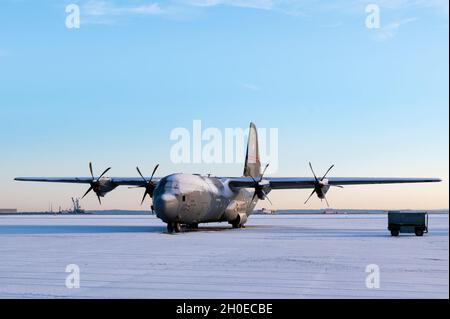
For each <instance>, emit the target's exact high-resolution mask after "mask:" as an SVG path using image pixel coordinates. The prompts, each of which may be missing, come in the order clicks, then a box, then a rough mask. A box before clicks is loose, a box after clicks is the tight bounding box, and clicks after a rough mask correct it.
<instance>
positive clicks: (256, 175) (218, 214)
mask: <svg viewBox="0 0 450 319" xmlns="http://www.w3.org/2000/svg"><path fill="white" fill-rule="evenodd" d="M309 165H310V167H311V170H312V173H313V177H288V178H281V177H264V173H265V170H266V169H267V166H266V167H265V169H264V170H263V171H262V170H261V162H260V158H259V146H258V132H257V129H256V126H255V125H254V124H253V123H251V124H250V130H249V138H248V145H247V155H246V160H245V168H244V176H243V177H210V176H201V175H197V174H172V175H168V176H165V177H162V178H159V177H155V176H154V174H155V172H156V170H157V169H158V166H159V165H157V166H156V167H155V169H154V171H153V174H152V176H151V177H150V178H147V177H144V176H143V175H142V173H141V171H140V170H139V168H137V171H138V173H139V175H140V177H106V176H105V175H106V173H107V172H108V171H109V170H110V169H111V168H108V169H106V170H105V171H104V172H103V173H102V174H101V175H100V177H97V178H96V177H94V173H93V170H92V164H91V163H89V169H90V173H91V177H67V178H35V177H33V178H31V177H20V178H16V179H15V180H16V181H31V182H53V183H78V184H89V185H90V187H89V189H88V191H87V192H86V193H85V194H84V196H83V198H84V197H85V196H86V195H87V194H88V193H89V192H91V191H94V193H95V194H96V195H97V197H98V200H99V201H100V203H101V200H100V198H101V197H104V196H105V195H106V194H107V193H108V192H110V191H112V190H114V189H115V188H116V187H118V186H121V185H127V186H135V187H141V188H143V189H145V193H144V197H143V199H142V202H144V200H145V198H146V196H147V195H149V196H150V197H151V198H153V205H152V211H154V212H156V216H157V217H158V218H160V219H161V220H162V221H164V222H165V223H167V231H168V232H169V233H173V232H180V231H181V225H186V226H187V227H189V228H197V227H198V224H200V223H211V222H228V223H230V224H231V225H232V226H233V227H234V228H242V227H243V226H244V225H245V223H246V222H247V219H248V217H249V216H250V215H251V214H252V212H253V210H254V208H255V206H256V204H257V202H258V200H266V199H267V200H269V199H268V197H267V195H268V194H269V193H270V192H271V191H272V190H280V189H312V193H311V195H310V196H309V197H308V199H307V201H306V202H305V204H306V203H307V202H308V201H309V199H310V198H311V197H312V196H313V195H317V196H318V197H319V198H320V199H321V200H325V201H326V194H327V192H328V191H329V190H330V188H331V187H340V188H342V187H343V186H347V185H364V184H394V183H429V182H440V181H441V180H440V179H437V178H361V177H358V178H341V177H339V178H338V177H330V178H328V177H327V175H328V173H329V172H330V171H331V169H332V168H333V167H334V166H331V167H330V168H329V169H328V171H327V172H326V173H325V175H323V177H320V178H319V177H317V175H316V174H315V173H314V170H313V168H312V166H311V163H310V164H309ZM269 201H270V200H269ZM327 204H328V202H327Z"/></svg>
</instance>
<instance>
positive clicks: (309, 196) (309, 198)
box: [305, 189, 316, 205]
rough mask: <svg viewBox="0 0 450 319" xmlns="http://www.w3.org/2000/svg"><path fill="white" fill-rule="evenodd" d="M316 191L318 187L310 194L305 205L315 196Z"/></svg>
mask: <svg viewBox="0 0 450 319" xmlns="http://www.w3.org/2000/svg"><path fill="white" fill-rule="evenodd" d="M315 193H316V189H314V190H313V191H312V193H311V195H309V197H308V199H307V200H306V202H305V205H306V204H308V202H309V200H310V199H311V197H313V195H314V194H315Z"/></svg>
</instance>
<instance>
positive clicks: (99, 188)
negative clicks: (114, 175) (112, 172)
mask: <svg viewBox="0 0 450 319" xmlns="http://www.w3.org/2000/svg"><path fill="white" fill-rule="evenodd" d="M117 186H118V185H117V184H115V183H113V182H112V181H111V179H109V178H101V179H100V180H98V181H97V183H96V185H95V192H96V193H97V194H98V195H99V196H101V197H105V195H106V194H107V193H109V192H111V191H113V190H114V189H116V187H117Z"/></svg>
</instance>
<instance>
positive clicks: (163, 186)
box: [153, 174, 258, 227]
mask: <svg viewBox="0 0 450 319" xmlns="http://www.w3.org/2000/svg"><path fill="white" fill-rule="evenodd" d="M257 201H258V198H255V199H253V192H252V191H249V190H247V189H239V190H233V189H231V188H230V187H229V186H228V183H227V180H226V179H222V178H217V177H207V176H200V175H190V174H173V175H169V176H166V177H164V178H162V179H161V180H160V181H159V183H158V185H157V186H156V188H155V191H154V194H153V207H154V210H155V212H156V215H157V217H158V218H160V219H162V220H163V221H164V222H165V223H167V224H170V223H178V224H185V225H198V224H199V223H210V222H224V221H227V222H229V223H230V224H233V226H235V227H239V226H243V225H244V224H245V222H246V220H247V217H248V216H249V215H250V214H251V212H252V211H253V209H254V208H255V205H256V203H257Z"/></svg>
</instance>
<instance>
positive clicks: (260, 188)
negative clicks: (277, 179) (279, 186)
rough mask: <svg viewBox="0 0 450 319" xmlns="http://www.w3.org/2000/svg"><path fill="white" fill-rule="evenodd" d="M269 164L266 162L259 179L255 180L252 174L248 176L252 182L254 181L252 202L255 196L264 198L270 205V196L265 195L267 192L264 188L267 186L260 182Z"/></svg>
mask: <svg viewBox="0 0 450 319" xmlns="http://www.w3.org/2000/svg"><path fill="white" fill-rule="evenodd" d="M269 165H270V164H267V165H266V167H265V168H264V171H263V173H262V174H261V176H260V178H259V180H258V181H257V180H256V179H255V178H254V177H253V176H250V177H251V178H252V180H253V182H255V186H254V187H255V193H254V194H253V198H252V202H253V201H254V200H255V198H256V197H258V198H259V199H263V200H266V199H267V201H268V202H269V203H270V205H273V204H272V201H271V200H270V198H269V197H268V196H267V194H268V193H266V189H267V186H266V185H261V182H262V181H263V178H264V174H266V171H267V168H268V167H269Z"/></svg>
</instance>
